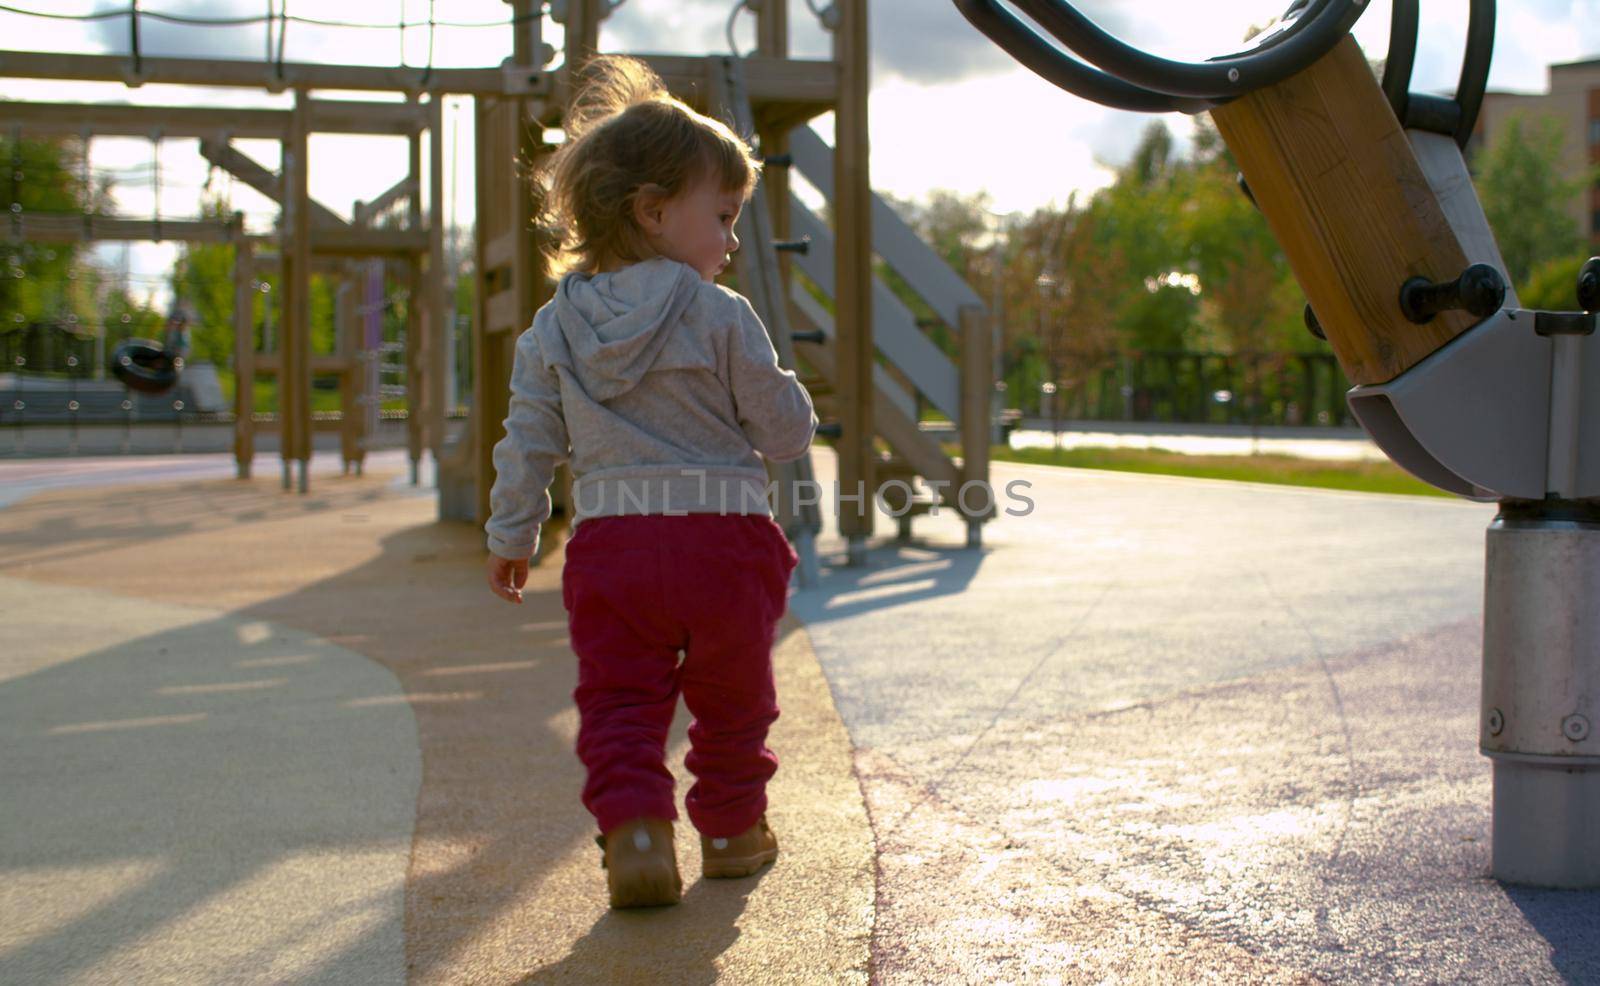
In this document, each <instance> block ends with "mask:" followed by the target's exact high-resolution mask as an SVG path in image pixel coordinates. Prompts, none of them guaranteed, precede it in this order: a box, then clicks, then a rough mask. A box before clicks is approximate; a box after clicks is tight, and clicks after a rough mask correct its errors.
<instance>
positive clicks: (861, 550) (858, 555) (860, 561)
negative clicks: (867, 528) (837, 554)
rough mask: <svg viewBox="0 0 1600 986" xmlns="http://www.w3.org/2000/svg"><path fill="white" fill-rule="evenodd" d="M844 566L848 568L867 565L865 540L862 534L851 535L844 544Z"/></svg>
mask: <svg viewBox="0 0 1600 986" xmlns="http://www.w3.org/2000/svg"><path fill="white" fill-rule="evenodd" d="M844 557H845V564H846V565H850V566H856V565H865V564H866V563H867V538H866V535H864V534H852V535H850V537H849V538H848V539H847V540H846V542H845V549H844Z"/></svg>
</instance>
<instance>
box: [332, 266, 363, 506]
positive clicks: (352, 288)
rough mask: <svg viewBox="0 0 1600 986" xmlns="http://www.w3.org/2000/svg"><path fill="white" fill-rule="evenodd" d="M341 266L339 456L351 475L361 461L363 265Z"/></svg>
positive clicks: (336, 301)
mask: <svg viewBox="0 0 1600 986" xmlns="http://www.w3.org/2000/svg"><path fill="white" fill-rule="evenodd" d="M340 266H341V268H342V269H341V271H340V278H339V287H338V289H337V293H336V294H335V295H334V319H335V322H334V324H335V326H336V329H335V333H334V334H335V337H336V345H335V347H334V349H335V352H337V353H338V354H339V356H340V357H341V358H342V359H344V360H345V361H346V362H345V366H344V369H342V370H340V371H339V457H340V467H339V468H340V471H341V472H342V473H343V474H345V475H348V474H349V473H350V472H351V471H352V470H353V469H355V468H356V467H357V465H358V463H360V461H361V401H360V396H361V389H362V388H361V373H360V369H359V367H360V364H359V362H358V361H357V359H356V336H357V334H358V333H359V332H360V324H361V323H360V320H359V319H358V318H357V312H358V311H359V304H358V303H357V300H356V299H357V297H358V293H359V291H360V288H361V280H360V277H359V275H358V273H357V272H358V271H359V270H360V266H359V265H358V264H357V263H356V262H355V261H346V262H345V263H343V264H342V265H340Z"/></svg>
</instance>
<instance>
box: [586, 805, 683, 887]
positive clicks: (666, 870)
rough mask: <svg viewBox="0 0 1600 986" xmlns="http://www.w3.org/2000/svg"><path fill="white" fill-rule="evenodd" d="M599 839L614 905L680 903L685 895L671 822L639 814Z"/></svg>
mask: <svg viewBox="0 0 1600 986" xmlns="http://www.w3.org/2000/svg"><path fill="white" fill-rule="evenodd" d="M595 841H596V842H598V843H599V844H600V848H602V849H604V850H605V858H604V859H603V860H602V861H601V863H600V865H601V866H602V867H604V868H605V871H606V884H607V885H608V886H609V887H610V890H611V906H612V907H619V908H620V907H657V906H660V905H662V904H676V903H677V902H678V900H679V898H681V897H682V896H683V880H682V879H681V878H680V877H679V876H678V856H677V853H676V852H675V851H674V849H673V845H672V823H671V822H669V821H667V820H666V819H664V818H635V819H631V820H629V821H626V822H623V823H622V824H621V825H618V826H617V827H616V828H614V829H612V830H611V831H610V832H607V833H606V834H605V835H603V836H596V837H595Z"/></svg>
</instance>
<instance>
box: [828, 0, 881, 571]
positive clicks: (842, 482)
mask: <svg viewBox="0 0 1600 986" xmlns="http://www.w3.org/2000/svg"><path fill="white" fill-rule="evenodd" d="M838 9H839V12H840V21H839V27H838V29H837V30H835V31H834V35H833V43H834V59H835V60H836V61H837V62H838V64H839V100H838V106H837V109H836V111H835V115H834V158H833V159H834V166H833V174H834V178H833V188H834V199H833V215H834V233H835V237H836V241H837V246H836V250H835V265H836V271H837V273H836V277H835V305H836V310H837V316H836V318H837V321H836V325H835V328H836V331H837V346H838V356H837V359H838V366H839V381H838V383H839V412H840V423H841V424H842V425H843V436H842V437H841V438H840V439H839V440H838V442H837V443H836V447H837V448H838V450H839V489H840V496H839V533H840V534H842V535H843V536H845V537H846V538H847V539H848V540H849V551H848V558H849V564H852V565H855V564H861V563H862V562H864V561H865V559H866V539H867V538H868V537H870V536H871V535H872V528H873V517H874V510H873V485H874V483H875V482H876V478H875V473H874V465H875V461H874V460H875V458H876V456H875V450H874V449H873V444H872V437H873V428H872V421H873V414H872V401H873V382H872V367H873V364H874V356H875V347H874V345H873V336H872V186H871V184H870V176H869V173H868V169H867V154H868V145H867V93H868V87H869V78H868V70H869V64H870V58H869V55H870V51H869V47H868V39H867V0H838ZM858 495H859V496H860V499H859V500H857V499H850V500H845V499H844V498H845V497H851V498H855V497H857V496H858ZM847 503H848V504H849V506H848V507H846V504H847Z"/></svg>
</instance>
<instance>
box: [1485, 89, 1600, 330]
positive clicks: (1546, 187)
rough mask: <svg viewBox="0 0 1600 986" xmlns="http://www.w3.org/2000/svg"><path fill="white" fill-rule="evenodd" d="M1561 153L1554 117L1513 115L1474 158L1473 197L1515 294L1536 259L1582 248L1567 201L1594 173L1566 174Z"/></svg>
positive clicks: (1538, 261) (1563, 141) (1562, 143)
mask: <svg viewBox="0 0 1600 986" xmlns="http://www.w3.org/2000/svg"><path fill="white" fill-rule="evenodd" d="M1565 154H1566V138H1565V135H1564V131H1563V128H1562V125H1561V121H1560V120H1559V119H1557V118H1556V117H1553V116H1538V117H1532V118H1530V117H1528V116H1526V115H1517V116H1513V117H1511V118H1510V119H1508V120H1507V121H1506V125H1505V127H1504V129H1502V130H1501V131H1500V132H1499V133H1498V134H1497V135H1496V136H1495V139H1494V142H1493V143H1491V144H1490V145H1489V147H1488V148H1486V149H1485V150H1484V152H1483V154H1482V155H1481V156H1480V157H1479V159H1478V160H1477V161H1476V162H1475V163H1476V165H1477V174H1476V176H1475V177H1474V180H1473V181H1474V184H1475V185H1476V186H1477V190H1478V198H1479V199H1480V200H1481V201H1482V203H1483V212H1484V215H1485V216H1486V217H1487V218H1488V220H1489V228H1490V229H1492V230H1494V236H1495V240H1496V241H1497V242H1498V243H1499V245H1500V254H1501V256H1502V257H1503V258H1504V259H1505V262H1506V272H1507V273H1508V274H1510V275H1511V281H1512V283H1513V284H1515V285H1517V287H1518V292H1517V293H1518V294H1519V295H1521V293H1522V287H1523V286H1524V285H1526V284H1528V279H1529V277H1530V276H1531V275H1532V273H1533V271H1534V269H1535V268H1537V267H1538V266H1539V265H1540V264H1543V263H1544V262H1545V261H1548V260H1553V259H1556V258H1560V257H1566V256H1570V255H1571V254H1573V253H1575V252H1576V251H1578V250H1579V249H1580V248H1581V239H1580V236H1579V232H1578V227H1577V225H1576V224H1575V223H1574V222H1573V221H1572V216H1571V215H1570V214H1569V213H1568V212H1567V204H1568V203H1569V202H1570V201H1571V200H1572V197H1573V196H1574V195H1576V194H1577V193H1578V192H1579V191H1580V190H1582V189H1583V188H1586V187H1587V186H1588V185H1589V184H1590V182H1591V181H1592V180H1593V179H1594V175H1593V174H1592V169H1589V170H1588V171H1586V172H1585V173H1584V174H1581V175H1579V176H1577V177H1569V176H1568V175H1567V173H1566V169H1565V166H1564V165H1563V163H1562V162H1563V158H1564V156H1565ZM1562 307H1566V306H1565V305H1564V306H1562Z"/></svg>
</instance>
